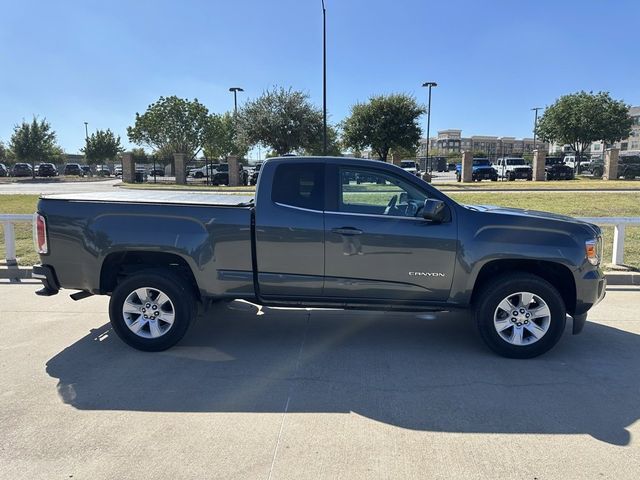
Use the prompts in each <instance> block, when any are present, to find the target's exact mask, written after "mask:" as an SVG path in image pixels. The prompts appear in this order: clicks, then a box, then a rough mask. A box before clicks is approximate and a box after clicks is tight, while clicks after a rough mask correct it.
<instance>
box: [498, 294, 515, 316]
mask: <svg viewBox="0 0 640 480" xmlns="http://www.w3.org/2000/svg"><path fill="white" fill-rule="evenodd" d="M498 308H501V309H502V310H504V311H505V312H507V313H508V314H509V315H511V311H512V310H514V309H515V308H516V306H515V305H514V304H513V303H511V301H510V300H509V298H505V299H504V300H502V301H501V302H500V304H499V305H498Z"/></svg>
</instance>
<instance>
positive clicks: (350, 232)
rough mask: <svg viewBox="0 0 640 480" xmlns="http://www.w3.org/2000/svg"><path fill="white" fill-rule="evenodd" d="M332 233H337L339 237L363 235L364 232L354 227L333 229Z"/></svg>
mask: <svg viewBox="0 0 640 480" xmlns="http://www.w3.org/2000/svg"><path fill="white" fill-rule="evenodd" d="M331 231H332V232H333V233H337V234H338V235H361V234H362V230H359V229H357V228H353V227H342V228H332V229H331Z"/></svg>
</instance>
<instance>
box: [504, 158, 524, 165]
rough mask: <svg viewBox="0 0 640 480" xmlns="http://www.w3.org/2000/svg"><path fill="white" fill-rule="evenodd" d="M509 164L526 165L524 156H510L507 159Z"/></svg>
mask: <svg viewBox="0 0 640 480" xmlns="http://www.w3.org/2000/svg"><path fill="white" fill-rule="evenodd" d="M507 165H526V163H525V162H524V159H522V158H510V159H509V160H507Z"/></svg>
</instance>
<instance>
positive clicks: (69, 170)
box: [62, 163, 84, 177]
mask: <svg viewBox="0 0 640 480" xmlns="http://www.w3.org/2000/svg"><path fill="white" fill-rule="evenodd" d="M62 174H63V175H75V176H78V177H83V176H84V172H83V171H82V168H80V164H79V163H67V164H66V165H65V166H64V170H63V171H62Z"/></svg>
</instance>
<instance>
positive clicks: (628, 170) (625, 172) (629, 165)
mask: <svg viewBox="0 0 640 480" xmlns="http://www.w3.org/2000/svg"><path fill="white" fill-rule="evenodd" d="M589 170H591V173H592V174H593V176H594V177H601V176H602V174H603V173H604V163H603V161H602V159H598V160H592V161H591V163H590V164H589ZM621 177H622V178H624V179H626V180H633V179H634V178H636V177H640V155H620V156H619V157H618V178H621Z"/></svg>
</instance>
